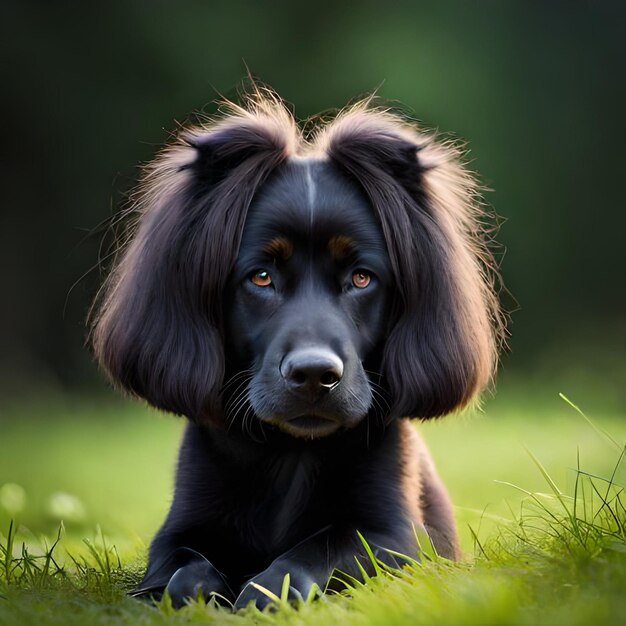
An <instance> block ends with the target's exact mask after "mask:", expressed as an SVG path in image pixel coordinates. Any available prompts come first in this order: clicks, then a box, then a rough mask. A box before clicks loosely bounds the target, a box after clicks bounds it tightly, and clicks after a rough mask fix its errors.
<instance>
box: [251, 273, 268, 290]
mask: <svg viewBox="0 0 626 626" xmlns="http://www.w3.org/2000/svg"><path fill="white" fill-rule="evenodd" d="M250 280H251V281H252V282H253V283H254V284H255V285H257V286H259V287H269V286H270V285H271V284H272V277H271V276H270V275H269V273H268V272H266V271H265V270H259V271H258V272H257V273H256V274H253V275H252V276H251V277H250Z"/></svg>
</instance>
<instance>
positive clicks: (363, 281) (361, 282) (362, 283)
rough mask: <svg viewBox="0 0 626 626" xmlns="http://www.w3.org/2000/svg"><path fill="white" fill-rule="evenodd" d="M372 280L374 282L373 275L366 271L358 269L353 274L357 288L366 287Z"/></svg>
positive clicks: (353, 282)
mask: <svg viewBox="0 0 626 626" xmlns="http://www.w3.org/2000/svg"><path fill="white" fill-rule="evenodd" d="M370 282H372V277H371V276H370V275H369V274H366V273H365V272H360V271H357V272H354V274H352V284H353V285H354V286H355V287H356V288H357V289H365V287H367V286H368V285H369V284H370Z"/></svg>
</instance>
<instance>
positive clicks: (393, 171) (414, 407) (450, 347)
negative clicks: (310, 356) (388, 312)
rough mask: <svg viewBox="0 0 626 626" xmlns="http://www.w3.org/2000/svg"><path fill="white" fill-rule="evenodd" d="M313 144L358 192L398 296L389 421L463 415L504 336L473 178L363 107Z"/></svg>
mask: <svg viewBox="0 0 626 626" xmlns="http://www.w3.org/2000/svg"><path fill="white" fill-rule="evenodd" d="M321 141H322V146H323V149H324V150H325V152H326V153H327V154H328V155H329V157H330V158H331V160H333V161H334V162H335V163H336V164H337V165H339V167H340V168H342V169H343V170H344V171H345V172H347V173H348V175H350V176H351V177H352V178H353V179H356V181H357V182H358V183H359V184H360V185H361V186H362V187H363V189H364V190H365V192H366V193H367V195H368V197H369V199H370V201H371V203H372V206H373V208H374V211H375V213H376V214H377V216H378V219H379V220H380V224H381V227H382V230H383V233H384V236H385V240H386V244H387V249H388V253H389V257H390V260H391V264H392V268H393V272H394V276H395V282H396V291H397V299H396V303H395V311H394V316H393V317H394V321H395V325H394V327H393V328H392V330H391V332H390V335H389V337H388V340H387V342H386V345H385V347H384V356H383V373H384V375H385V377H386V379H387V381H388V384H389V387H390V390H391V393H392V396H393V400H394V403H395V404H394V407H393V409H392V412H393V414H394V415H395V416H407V417H422V418H427V417H434V416H438V415H443V414H446V413H448V412H450V411H453V410H455V409H457V408H461V407H463V406H465V405H466V404H467V403H468V402H469V401H470V400H471V399H472V398H473V397H474V396H475V395H476V394H477V393H478V392H479V391H480V390H482V389H483V388H484V387H485V385H487V384H488V382H489V381H490V379H491V377H492V375H493V372H494V369H495V366H496V361H497V349H498V347H499V342H500V340H501V337H502V332H503V330H502V329H503V325H502V323H501V313H500V309H499V305H498V300H497V297H496V294H495V290H494V280H495V276H496V271H495V263H494V260H493V257H492V255H491V254H490V252H489V250H488V247H487V243H488V236H487V232H486V229H485V227H484V226H483V223H482V222H483V218H484V212H483V210H482V208H481V205H480V203H479V198H478V190H477V185H476V182H475V179H474V177H473V176H472V175H471V174H470V173H469V172H468V171H467V170H466V169H465V168H464V167H463V166H462V164H461V160H460V153H459V151H458V150H457V149H456V148H454V147H452V146H450V145H445V144H439V143H437V142H436V141H434V139H433V138H432V137H431V136H428V135H425V134H422V133H419V132H417V131H416V130H415V128H414V127H412V126H410V125H408V124H406V123H404V122H403V121H401V120H400V119H399V118H397V117H396V116H394V115H392V114H390V113H386V112H379V111H372V110H368V109H367V108H365V107H362V106H361V107H359V106H357V107H356V108H355V109H353V110H351V111H349V112H347V113H345V114H343V115H340V116H339V117H338V118H337V120H336V121H335V122H334V123H333V124H331V126H330V127H329V128H328V129H327V130H326V131H325V133H324V135H323V137H322V139H321Z"/></svg>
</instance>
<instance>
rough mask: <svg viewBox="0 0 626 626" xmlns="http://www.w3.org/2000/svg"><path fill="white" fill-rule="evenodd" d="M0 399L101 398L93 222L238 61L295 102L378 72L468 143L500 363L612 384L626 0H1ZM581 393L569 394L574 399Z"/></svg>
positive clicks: (307, 105) (624, 160)
mask: <svg viewBox="0 0 626 626" xmlns="http://www.w3.org/2000/svg"><path fill="white" fill-rule="evenodd" d="M0 11H1V15H0V23H1V26H0V29H1V31H0V35H1V36H0V49H1V52H2V59H3V62H2V76H3V79H2V87H3V97H2V100H1V104H0V106H1V107H2V124H3V132H2V148H3V152H4V158H3V161H2V164H3V165H2V168H1V173H0V176H1V177H2V181H1V188H2V228H1V229H0V251H1V252H0V254H2V261H1V267H2V276H3V278H2V301H3V303H2V306H1V307H0V314H1V315H2V320H1V324H0V329H1V332H2V349H1V352H0V389H1V391H2V405H4V406H6V404H7V402H8V403H14V402H15V401H16V399H17V400H18V401H19V399H20V398H23V397H24V396H26V397H28V398H32V397H33V395H34V396H35V397H38V398H41V397H45V396H46V395H47V394H50V393H64V392H67V391H70V392H72V393H74V392H75V391H77V390H78V391H80V392H81V393H83V392H84V393H98V394H105V395H108V394H109V393H110V392H109V391H107V389H106V386H105V384H104V383H103V381H102V378H101V377H100V376H99V375H98V373H97V371H96V368H95V367H94V365H93V364H92V363H91V360H90V358H89V355H88V354H87V353H86V352H85V350H84V349H83V341H84V335H85V328H84V319H85V316H86V312H87V309H88V306H89V303H90V301H91V299H92V298H93V296H94V294H95V292H96V290H97V286H98V284H99V283H100V280H101V275H100V271H99V268H98V265H97V264H98V250H99V246H100V243H101V241H102V231H101V230H98V229H97V228H96V227H97V225H98V224H99V223H100V222H101V221H102V220H105V219H106V218H107V217H109V216H110V215H111V214H112V212H114V211H115V210H116V208H117V207H118V206H119V204H120V202H121V201H122V199H123V197H124V194H125V193H127V192H128V190H129V189H130V188H131V187H132V185H133V182H134V181H135V180H136V176H137V164H138V163H139V162H145V161H146V160H149V159H150V158H151V156H152V155H153V154H154V152H155V150H156V148H157V146H159V145H160V144H161V143H162V142H164V141H165V140H166V139H167V138H168V133H169V132H170V131H172V130H174V129H175V128H176V124H177V122H179V121H181V120H184V119H185V118H186V116H187V115H188V114H189V113H190V112H193V111H194V110H198V109H203V110H204V111H207V112H211V111H213V110H214V105H213V104H212V101H213V100H214V99H215V97H216V96H217V95H218V94H225V95H227V96H233V95H235V90H236V88H237V87H238V86H239V85H240V81H241V79H242V78H243V77H244V76H245V74H246V65H247V66H248V67H249V68H250V71H251V72H252V74H254V75H255V76H257V77H259V78H260V79H262V80H263V81H265V82H266V83H269V84H270V85H272V86H273V87H274V88H275V89H276V90H277V91H278V92H279V93H280V94H281V95H282V96H283V97H284V98H285V99H286V100H287V101H289V102H291V103H293V104H294V106H295V108H296V112H297V114H298V116H300V117H306V116H308V115H310V114H313V113H315V112H318V111H320V110H324V109H329V108H335V107H340V106H342V105H344V104H345V103H346V102H347V101H349V100H351V99H354V98H355V96H358V95H363V94H365V93H368V92H371V91H372V90H373V89H376V88H378V89H379V93H380V95H381V96H382V97H384V98H387V99H390V100H397V101H399V102H400V103H402V104H403V105H404V106H405V107H406V108H407V109H408V110H409V111H410V112H412V114H413V115H414V116H415V117H416V118H417V119H419V120H420V121H421V122H422V123H423V124H424V125H426V126H427V127H431V128H437V129H439V130H440V131H441V132H442V133H445V134H451V135H452V136H454V137H457V138H459V139H462V140H465V141H467V142H468V144H469V147H470V149H471V152H470V158H471V161H472V167H474V168H475V169H476V170H477V171H479V172H480V174H481V176H482V179H483V181H484V183H485V184H486V185H487V186H488V187H490V188H491V189H493V192H491V193H489V194H488V201H489V203H490V204H491V205H492V206H493V207H494V208H495V210H496V211H497V212H498V213H499V215H500V216H502V217H503V218H504V225H503V226H502V228H501V231H500V235H499V240H500V242H501V243H502V244H503V246H504V248H503V250H506V252H505V254H503V259H502V272H503V275H504V279H505V283H506V285H507V287H508V289H509V291H510V292H511V294H512V296H513V297H508V296H505V298H504V299H505V303H506V306H507V307H508V308H509V309H510V310H515V312H514V313H513V323H512V325H511V332H512V337H511V341H510V345H511V355H510V356H508V357H506V358H505V361H504V367H503V375H502V380H503V384H506V382H507V381H508V380H524V381H531V382H532V383H533V384H535V389H536V390H537V391H536V393H541V391H540V390H542V389H549V390H550V393H552V391H554V390H556V391H565V392H566V393H567V392H571V391H572V390H576V391H577V392H578V393H581V392H582V391H583V390H584V392H585V397H586V394H587V393H589V398H590V399H591V398H593V402H594V403H602V404H603V405H605V404H606V405H607V406H609V407H610V408H615V407H619V406H621V407H623V406H624V404H625V398H626V393H625V391H624V389H625V388H626V386H625V385H624V381H625V379H626V376H625V374H626V358H625V356H624V348H625V345H626V341H625V337H626V317H625V314H624V311H625V306H624V305H625V304H626V290H625V289H624V282H625V281H624V273H625V272H624V266H625V264H624V230H625V228H626V210H625V209H626V207H625V206H624V204H625V203H624V193H623V178H624V170H625V167H626V157H625V153H624V150H625V146H626V123H625V121H624V119H625V115H624V111H625V110H626V44H625V39H624V32H625V28H626V4H625V3H624V2H607V1H605V2H591V1H588V2H582V1H573V2H539V1H536V2H535V1H527V0H524V1H504V0H502V1H483V2H469V1H467V2H448V1H436V2H435V1H433V2H402V1H400V2H393V3H388V4H386V5H385V4H384V3H381V2H350V3H349V2H345V3H337V2H328V1H326V0H320V1H318V2H315V3H310V2H301V1H291V2H280V1H278V2H273V3H262V2H252V1H249V2H242V1H240V0H234V1H230V2H221V3H217V2H208V1H199V0H194V1H188V0H185V1H181V2H174V1H164V0H151V1H148V0H143V1H138V0H134V1H133V0H110V1H108V2H104V3H97V4H96V3H57V2H33V1H24V0H3V1H2V3H1V7H0ZM578 399H579V401H582V399H581V398H580V396H579V397H578Z"/></svg>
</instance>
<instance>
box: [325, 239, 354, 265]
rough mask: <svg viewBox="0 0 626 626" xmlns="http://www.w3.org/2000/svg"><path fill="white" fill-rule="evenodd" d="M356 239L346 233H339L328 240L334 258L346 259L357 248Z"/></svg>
mask: <svg viewBox="0 0 626 626" xmlns="http://www.w3.org/2000/svg"><path fill="white" fill-rule="evenodd" d="M355 245H356V243H355V241H354V240H353V239H351V238H350V237H346V236H345V235H337V236H336V237H332V238H331V239H330V240H329V241H328V250H329V251H330V254H331V256H332V257H333V258H335V259H336V260H338V261H340V260H341V259H345V258H346V257H347V256H348V255H349V254H350V253H351V252H352V251H353V250H354V248H355Z"/></svg>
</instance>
